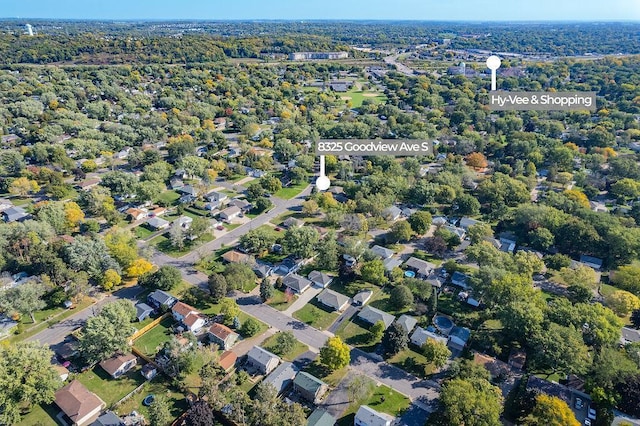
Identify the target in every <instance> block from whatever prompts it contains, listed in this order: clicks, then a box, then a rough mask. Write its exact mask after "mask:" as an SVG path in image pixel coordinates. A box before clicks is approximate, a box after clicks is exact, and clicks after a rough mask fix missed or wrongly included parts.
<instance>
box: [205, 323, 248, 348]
mask: <svg viewBox="0 0 640 426" xmlns="http://www.w3.org/2000/svg"><path fill="white" fill-rule="evenodd" d="M239 337H240V336H239V335H238V333H236V332H234V331H233V330H231V329H230V328H229V327H227V326H226V325H224V324H218V323H215V324H213V325H212V326H211V327H209V340H210V341H211V343H215V344H216V345H218V346H219V347H220V349H224V350H225V351H226V350H229V349H231V347H232V346H233V345H234V344H235V343H236V340H238V338H239Z"/></svg>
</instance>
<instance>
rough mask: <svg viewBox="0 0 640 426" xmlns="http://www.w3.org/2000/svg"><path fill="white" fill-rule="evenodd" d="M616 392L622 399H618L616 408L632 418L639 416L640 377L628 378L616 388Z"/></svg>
mask: <svg viewBox="0 0 640 426" xmlns="http://www.w3.org/2000/svg"><path fill="white" fill-rule="evenodd" d="M616 391H617V392H618V394H620V395H624V398H620V401H619V402H618V408H619V409H620V410H621V411H623V412H625V413H627V414H631V415H632V416H636V417H637V416H640V375H637V374H636V375H633V376H629V377H627V378H626V380H624V381H623V382H622V383H620V384H619V385H618V386H616Z"/></svg>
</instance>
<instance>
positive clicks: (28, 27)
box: [25, 24, 33, 37]
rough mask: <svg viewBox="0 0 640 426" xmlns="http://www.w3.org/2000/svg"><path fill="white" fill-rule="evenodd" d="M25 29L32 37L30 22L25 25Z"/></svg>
mask: <svg viewBox="0 0 640 426" xmlns="http://www.w3.org/2000/svg"><path fill="white" fill-rule="evenodd" d="M25 27H26V29H27V34H29V37H33V27H32V26H31V24H27V25H25Z"/></svg>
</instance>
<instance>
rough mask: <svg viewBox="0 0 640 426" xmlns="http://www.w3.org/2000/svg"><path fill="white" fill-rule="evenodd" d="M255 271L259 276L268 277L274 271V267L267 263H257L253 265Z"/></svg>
mask: <svg viewBox="0 0 640 426" xmlns="http://www.w3.org/2000/svg"><path fill="white" fill-rule="evenodd" d="M253 272H254V273H255V274H256V275H257V276H258V278H266V277H268V276H269V275H271V274H272V273H273V267H272V266H271V265H267V264H266V263H256V264H255V265H253Z"/></svg>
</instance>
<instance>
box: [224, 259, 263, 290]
mask: <svg viewBox="0 0 640 426" xmlns="http://www.w3.org/2000/svg"><path fill="white" fill-rule="evenodd" d="M223 275H224V277H225V278H226V279H227V289H229V290H233V289H246V288H251V289H253V287H254V286H255V283H256V279H257V278H258V277H257V276H256V273H255V272H253V269H252V268H251V266H249V265H247V264H246V263H230V264H229V265H227V267H226V268H225V269H224V272H223Z"/></svg>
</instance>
